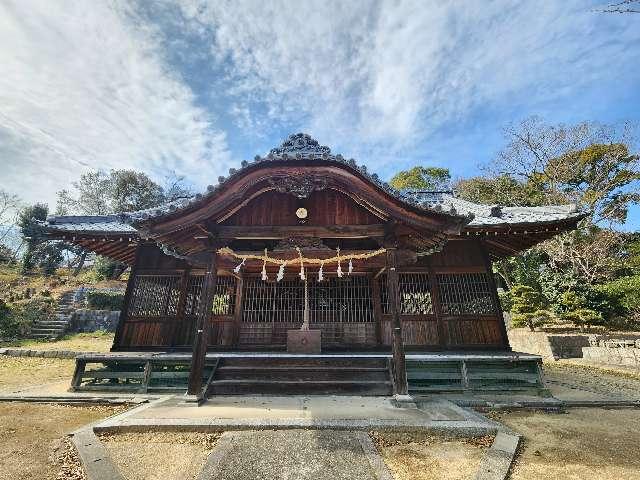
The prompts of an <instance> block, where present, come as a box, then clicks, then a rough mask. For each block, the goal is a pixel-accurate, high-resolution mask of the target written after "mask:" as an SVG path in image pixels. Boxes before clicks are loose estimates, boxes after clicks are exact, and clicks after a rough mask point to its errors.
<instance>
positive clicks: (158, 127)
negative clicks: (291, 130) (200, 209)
mask: <svg viewBox="0 0 640 480" xmlns="http://www.w3.org/2000/svg"><path fill="white" fill-rule="evenodd" d="M158 37H159V35H158V32H157V31H154V30H153V29H152V28H150V27H149V26H148V25H144V24H142V23H141V22H139V21H138V20H137V18H136V16H135V15H134V13H133V12H132V11H130V9H129V8H128V6H127V3H125V2H115V3H111V2H86V1H61V2H55V5H54V2H52V1H50V0H42V1H25V0H16V1H4V2H2V4H0V65H2V74H1V75H0V163H1V165H2V168H1V172H0V187H2V188H5V189H8V190H10V191H13V192H15V193H18V194H20V195H21V196H22V197H23V198H24V199H26V200H28V201H36V200H45V201H50V202H51V201H52V200H53V199H54V193H55V191H56V190H59V189H61V188H64V187H66V186H68V185H69V183H70V181H72V180H75V179H77V177H78V176H79V174H80V173H81V172H82V171H85V170H87V169H88V168H98V167H100V168H104V169H110V168H135V169H139V170H143V171H146V172H149V173H151V174H152V175H155V176H156V177H157V178H158V179H161V178H162V176H163V175H164V174H165V173H166V172H168V171H171V170H174V171H176V172H177V173H179V174H184V175H187V176H188V177H189V178H190V179H191V180H192V181H194V182H195V183H196V184H197V185H199V186H202V185H206V184H207V183H211V182H212V180H213V178H215V176H216V175H217V174H218V173H220V172H223V171H224V170H226V168H227V167H228V164H229V163H230V154H229V152H228V149H227V143H226V138H225V133H224V132H223V131H221V130H220V129H219V128H217V127H216V125H215V123H214V121H213V119H212V117H211V115H210V113H209V112H208V111H206V110H205V109H203V108H201V107H200V106H198V105H197V104H196V98H195V96H194V94H193V92H192V91H191V90H190V89H189V88H188V87H186V86H185V85H184V83H182V81H181V80H180V77H179V76H178V75H176V74H175V73H174V72H172V71H171V70H170V69H169V68H168V67H167V65H166V63H165V62H164V60H163V56H162V53H163V52H162V51H161V50H160V48H159V41H158Z"/></svg>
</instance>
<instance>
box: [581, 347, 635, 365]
mask: <svg viewBox="0 0 640 480" xmlns="http://www.w3.org/2000/svg"><path fill="white" fill-rule="evenodd" d="M582 356H583V358H584V359H585V360H588V361H591V362H597V363H608V364H610V365H624V366H627V367H635V368H638V369H640V348H635V347H634V348H610V347H583V349H582Z"/></svg>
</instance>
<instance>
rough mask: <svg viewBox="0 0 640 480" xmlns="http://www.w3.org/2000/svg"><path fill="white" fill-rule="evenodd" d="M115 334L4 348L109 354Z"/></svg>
mask: <svg viewBox="0 0 640 480" xmlns="http://www.w3.org/2000/svg"><path fill="white" fill-rule="evenodd" d="M113 337H114V334H113V333H111V332H105V331H97V332H91V333H76V334H73V335H66V336H64V337H62V338H61V339H59V340H53V341H52V340H33V339H24V340H15V341H11V342H5V343H3V344H2V346H3V347H19V348H30V349H33V350H73V351H77V352H108V351H109V350H110V349H111V345H113Z"/></svg>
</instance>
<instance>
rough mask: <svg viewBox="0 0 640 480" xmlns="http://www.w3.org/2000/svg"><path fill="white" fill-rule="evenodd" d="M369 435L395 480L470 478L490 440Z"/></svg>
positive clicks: (406, 435)
mask: <svg viewBox="0 0 640 480" xmlns="http://www.w3.org/2000/svg"><path fill="white" fill-rule="evenodd" d="M371 438H372V439H373V441H374V443H375V445H376V447H377V448H378V451H379V452H380V454H381V455H382V458H383V459H384V461H385V463H386V464H387V466H388V467H389V470H391V472H392V474H393V476H394V478H395V479H396V480H471V479H473V478H474V476H475V474H476V471H477V470H478V467H479V466H480V461H481V459H482V457H483V455H484V452H485V450H486V449H487V448H488V447H490V446H491V443H492V441H493V437H480V438H472V439H454V438H451V439H448V438H446V437H433V436H428V435H425V434H420V433H388V432H385V433H378V432H372V433H371Z"/></svg>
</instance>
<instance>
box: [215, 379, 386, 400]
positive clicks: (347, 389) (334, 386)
mask: <svg viewBox="0 0 640 480" xmlns="http://www.w3.org/2000/svg"><path fill="white" fill-rule="evenodd" d="M244 394H254V395H260V394H272V395H341V394H342V395H349V394H350V395H391V382H389V381H385V382H380V381H350V380H331V381H304V380H290V381H282V380H214V381H212V382H211V383H210V384H209V388H208V390H207V395H208V396H212V395H244Z"/></svg>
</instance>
